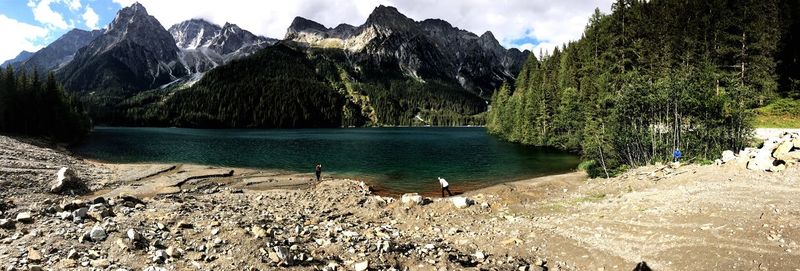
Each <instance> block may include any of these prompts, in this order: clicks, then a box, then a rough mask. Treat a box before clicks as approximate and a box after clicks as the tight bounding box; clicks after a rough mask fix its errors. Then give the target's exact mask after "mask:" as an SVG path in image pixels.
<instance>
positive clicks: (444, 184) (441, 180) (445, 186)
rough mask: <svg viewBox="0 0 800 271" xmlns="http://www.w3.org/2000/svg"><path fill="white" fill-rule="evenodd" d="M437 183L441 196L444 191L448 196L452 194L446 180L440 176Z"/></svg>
mask: <svg viewBox="0 0 800 271" xmlns="http://www.w3.org/2000/svg"><path fill="white" fill-rule="evenodd" d="M439 185H441V186H442V197H443V198H444V191H447V195H449V196H450V197H452V196H453V193H451V192H450V184H449V183H447V180H445V179H444V178H442V177H439Z"/></svg>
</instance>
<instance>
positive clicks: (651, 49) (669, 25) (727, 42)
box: [487, 0, 800, 176]
mask: <svg viewBox="0 0 800 271" xmlns="http://www.w3.org/2000/svg"><path fill="white" fill-rule="evenodd" d="M797 15H798V4H797V3H796V1H795V0H763V1H762V0H747V1H727V0H711V1H681V0H653V1H647V2H645V1H636V0H620V1H617V2H616V3H615V4H614V5H613V7H612V12H611V14H608V15H603V14H600V13H599V11H596V12H595V14H594V15H593V16H592V17H591V19H590V22H589V25H588V26H587V27H586V29H585V32H584V35H583V38H582V39H580V40H579V41H576V42H573V43H570V44H566V45H565V46H563V47H562V48H559V49H557V50H555V51H554V52H552V53H551V54H547V55H545V56H544V57H542V58H541V59H536V58H534V57H533V56H531V57H530V59H529V60H528V61H527V63H526V64H525V66H524V67H523V70H522V71H521V72H520V74H519V77H518V78H517V81H516V84H515V86H514V87H510V86H508V85H505V86H503V87H502V88H501V89H500V90H499V91H497V92H496V93H495V94H494V96H493V97H492V108H491V109H490V111H489V114H488V119H487V122H488V124H487V126H488V130H489V132H490V133H493V134H496V135H498V136H500V137H502V138H504V139H506V140H509V141H514V142H520V143H524V144H531V145H543V146H556V147H559V148H563V149H568V150H575V151H580V152H581V153H582V155H583V157H584V159H585V160H587V161H593V162H594V164H593V166H591V167H590V169H589V172H590V174H591V175H593V176H605V175H613V174H614V173H615V171H616V170H617V169H620V168H624V167H625V166H627V165H631V166H637V165H644V164H648V163H653V162H657V161H666V160H669V159H670V158H671V154H672V151H673V150H674V149H676V148H677V149H681V150H682V151H683V153H684V154H685V156H686V157H688V158H689V159H697V160H699V159H704V158H711V157H716V156H718V155H719V154H720V152H721V151H723V150H726V149H733V150H736V149H740V148H742V147H743V146H744V144H745V141H746V140H747V139H748V136H749V133H750V131H751V127H750V126H751V125H750V123H751V115H752V114H751V110H750V109H752V108H754V107H757V106H762V105H765V104H766V103H768V102H769V101H770V100H771V99H774V98H776V97H781V96H784V97H789V96H794V97H797V96H798V95H800V87H798V84H797V82H798V81H797V80H798V79H800V73H799V72H798V56H800V54H799V53H798V48H800V45H799V44H798V39H799V38H800V32H798V22H797V21H796V18H798V17H797Z"/></svg>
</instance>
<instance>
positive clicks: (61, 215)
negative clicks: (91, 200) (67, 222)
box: [56, 211, 72, 219]
mask: <svg viewBox="0 0 800 271" xmlns="http://www.w3.org/2000/svg"><path fill="white" fill-rule="evenodd" d="M56 215H58V217H59V218H61V219H70V218H72V212H70V211H63V212H60V213H58V214H56Z"/></svg>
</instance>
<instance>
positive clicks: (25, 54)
mask: <svg viewBox="0 0 800 271" xmlns="http://www.w3.org/2000/svg"><path fill="white" fill-rule="evenodd" d="M32 55H33V53H31V52H28V51H22V52H19V54H17V56H15V57H14V58H12V59H9V60H6V61H3V64H0V68H5V67H8V66H9V65H12V64H15V63H19V62H23V61H25V60H28V58H30V57H31V56H32Z"/></svg>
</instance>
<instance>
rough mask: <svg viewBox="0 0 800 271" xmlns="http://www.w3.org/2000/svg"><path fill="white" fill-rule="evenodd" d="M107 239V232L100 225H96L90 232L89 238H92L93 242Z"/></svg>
mask: <svg viewBox="0 0 800 271" xmlns="http://www.w3.org/2000/svg"><path fill="white" fill-rule="evenodd" d="M106 237H108V235H106V230H105V229H103V227H101V226H100V225H94V227H92V229H91V230H89V238H91V239H92V241H95V242H97V241H103V240H106Z"/></svg>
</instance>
